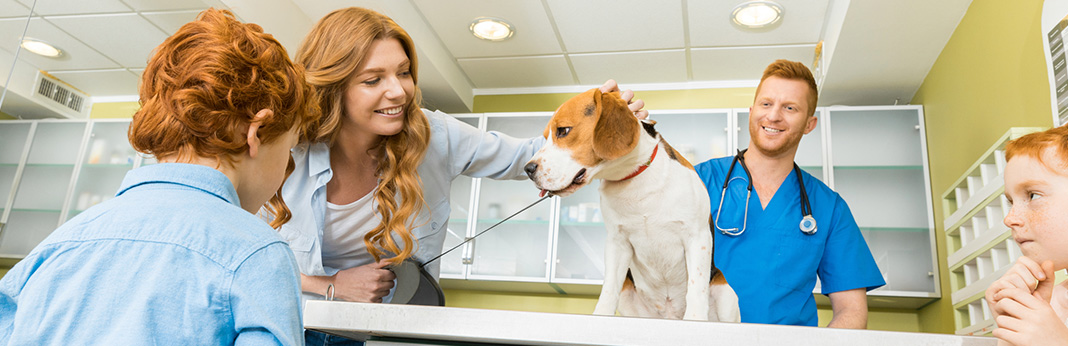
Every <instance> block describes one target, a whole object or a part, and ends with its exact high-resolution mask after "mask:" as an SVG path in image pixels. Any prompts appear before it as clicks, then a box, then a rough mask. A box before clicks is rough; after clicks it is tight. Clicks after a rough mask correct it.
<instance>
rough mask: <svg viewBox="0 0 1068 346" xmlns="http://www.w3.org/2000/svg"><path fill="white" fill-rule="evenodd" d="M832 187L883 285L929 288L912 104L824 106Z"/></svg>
mask: <svg viewBox="0 0 1068 346" xmlns="http://www.w3.org/2000/svg"><path fill="white" fill-rule="evenodd" d="M826 114H828V118H829V119H830V138H831V160H832V162H831V163H832V167H833V172H832V180H833V184H832V186H833V187H834V190H835V191H837V192H838V193H839V194H840V195H841V196H842V198H844V199H845V200H846V202H847V203H848V204H849V207H850V210H851V211H852V212H853V217H854V218H855V219H856V221H857V224H858V225H859V226H860V229H861V233H863V234H864V238H865V240H866V241H867V243H868V247H869V248H870V249H871V251H872V255H873V256H874V257H875V261H876V263H877V264H878V265H879V270H880V271H881V272H882V274H883V277H884V279H885V280H886V282H887V284H886V286H885V287H883V288H882V289H883V290H888V291H918V292H935V277H934V274H933V272H934V261H933V255H932V247H931V244H932V241H931V222H932V221H931V216H930V213H929V211H930V207H929V204H928V203H929V202H930V198H929V196H930V194H929V193H928V192H927V190H928V187H927V181H926V178H925V177H926V171H925V169H924V160H925V156H924V148H923V139H922V134H921V133H920V119H921V118H920V113H919V108H918V107H917V108H904V109H903V108H901V107H896V108H886V107H884V108H879V107H873V108H843V109H835V108H828V109H827V110H826Z"/></svg>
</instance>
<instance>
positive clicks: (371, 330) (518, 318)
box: [304, 300, 997, 346]
mask: <svg viewBox="0 0 1068 346" xmlns="http://www.w3.org/2000/svg"><path fill="white" fill-rule="evenodd" d="M304 327H305V328H307V329H312V330H318V331H322V332H326V333H330V334H336V335H342V336H346V337H349V338H354V339H360V340H364V339H367V338H368V337H374V338H373V340H380V341H392V342H389V344H397V343H400V344H403V343H411V342H414V343H420V344H434V343H433V342H432V340H433V341H451V342H467V343H471V342H478V343H493V344H506V345H672V346H679V345H850V346H853V345H868V346H879V345H887V346H891V345H892V346H899V345H932V346H933V345H991V346H993V345H996V344H997V340H996V339H994V338H990V337H974V336H959V335H945V334H925V333H903V332H886V331H871V330H844V329H829V328H812V327H796V326H778V325H765V324H749V323H719V322H695V321H679V320H659V319H645V318H632V317H618V316H593V315H574V314H555V313H540V312H520V311H504V310H483V309H465V308H448V307H431V306H417V305H392V304H371V303H350V302H340V301H322V300H312V301H308V303H307V305H306V306H305V310H304ZM395 338H397V339H395ZM411 339H419V340H417V341H416V340H411Z"/></svg>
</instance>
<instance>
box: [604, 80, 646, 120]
mask: <svg viewBox="0 0 1068 346" xmlns="http://www.w3.org/2000/svg"><path fill="white" fill-rule="evenodd" d="M613 91H619V85H618V84H616V81H615V80H614V79H609V80H607V81H605V82H604V85H601V92H602V93H610V92H613ZM619 97H620V98H622V99H623V101H626V102H627V108H630V111H631V112H634V116H636V117H638V119H642V120H644V119H645V118H648V117H649V111H647V110H644V109H643V108H645V101H642V100H641V99H634V92H633V91H630V89H627V90H623V91H622V92H620V93H619Z"/></svg>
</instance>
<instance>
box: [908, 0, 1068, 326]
mask: <svg viewBox="0 0 1068 346" xmlns="http://www.w3.org/2000/svg"><path fill="white" fill-rule="evenodd" d="M1041 17H1042V1H1041V0H1016V1H1004V0H974V1H972V4H971V6H970V7H969V8H968V11H967V13H966V14H965V15H964V18H963V19H961V22H960V24H959V25H958V26H957V29H956V31H955V32H954V33H953V36H952V37H951V38H950V40H949V42H948V43H947V44H946V46H945V48H944V49H943V50H942V54H941V55H940V56H939V57H938V60H937V61H936V62H935V64H934V66H932V68H931V71H930V72H929V73H928V74H927V78H926V79H925V80H924V82H923V84H922V85H921V87H920V89H919V90H918V91H917V92H916V96H915V97H913V99H912V103H913V104H922V105H923V106H924V116H925V118H926V127H927V147H928V154H929V155H928V157H929V159H930V169H931V190H932V191H931V193H932V194H933V196H932V198H933V201H934V203H933V205H934V206H935V210H934V214H935V228H936V233H935V234H936V238H937V244H938V250H939V251H938V254H939V256H938V260H939V263H938V264H939V276H940V277H941V278H942V280H941V281H942V297H943V298H942V299H940V300H939V301H937V302H935V303H934V304H931V305H928V306H927V307H925V308H923V309H922V310H921V311H920V314H919V316H920V325H921V327H922V331H924V332H936V333H952V332H953V331H954V330H955V326H954V325H953V304H952V300H951V299H950V293H951V292H950V291H949V280H948V278H949V276H948V275H949V273H948V269H947V267H946V266H947V265H946V256H947V254H946V247H945V233H944V231H945V230H943V229H942V220H943V219H944V217H945V216H944V215H943V212H942V208H941V205H942V201H941V196H942V194H943V193H944V192H945V191H946V190H947V189H949V187H950V184H953V182H955V181H956V180H957V179H958V178H960V176H961V175H962V174H964V172H965V170H967V169H968V168H969V167H970V166H971V165H972V164H973V163H975V161H976V160H978V159H979V157H980V156H981V155H982V154H983V152H985V151H986V150H987V149H988V148H989V147H990V146H991V145H993V143H994V141H995V140H997V138H999V137H1000V136H1001V135H1003V134H1004V133H1005V131H1007V130H1008V128H1010V127H1016V126H1041V127H1049V126H1052V125H1053V116H1052V112H1051V111H1050V99H1049V85H1048V84H1047V83H1048V80H1047V78H1046V62H1045V58H1044V56H1043V54H1044V53H1043V51H1042V49H1043V48H1042V41H1040V40H1041V39H1042V38H1043V37H1044V35H1043V34H1042V32H1041V31H1042V30H1041V28H1040V25H1041V24H1040V23H1041Z"/></svg>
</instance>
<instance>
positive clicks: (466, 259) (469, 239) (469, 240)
mask: <svg viewBox="0 0 1068 346" xmlns="http://www.w3.org/2000/svg"><path fill="white" fill-rule="evenodd" d="M464 242H467V243H468V244H471V254H472V255H473V254H474V253H475V238H473V237H466V238H464ZM460 262H461V263H463V264H473V263H475V258H474V256H471V257H461V258H460Z"/></svg>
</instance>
